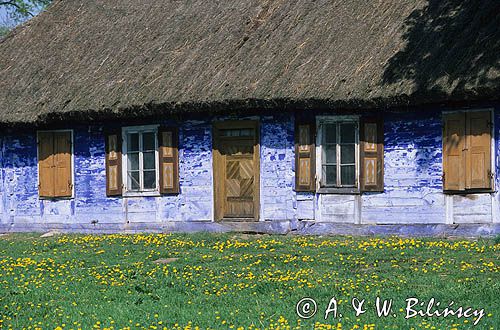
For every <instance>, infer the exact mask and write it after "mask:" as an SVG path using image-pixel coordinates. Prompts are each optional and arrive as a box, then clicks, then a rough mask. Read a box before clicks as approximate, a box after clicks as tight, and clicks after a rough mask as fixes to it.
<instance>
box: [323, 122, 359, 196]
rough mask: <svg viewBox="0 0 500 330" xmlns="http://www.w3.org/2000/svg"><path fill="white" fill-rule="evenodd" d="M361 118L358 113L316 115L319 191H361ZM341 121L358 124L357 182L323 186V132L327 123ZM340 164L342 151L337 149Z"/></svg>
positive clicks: (356, 142) (356, 150)
mask: <svg viewBox="0 0 500 330" xmlns="http://www.w3.org/2000/svg"><path fill="white" fill-rule="evenodd" d="M359 118H360V116H357V115H345V116H343V115H332V116H317V117H316V129H317V135H316V159H317V161H316V173H317V175H316V191H318V192H319V193H322V192H323V193H329V192H331V193H336V192H338V193H341V192H345V193H357V192H359V182H360V180H359V173H360V169H359V166H360V165H359V160H360V155H359V125H360V124H359ZM340 122H352V123H355V124H356V130H355V133H354V134H355V136H354V142H355V148H354V157H355V159H354V162H355V166H354V168H355V184H354V186H335V187H330V186H328V187H323V186H321V181H322V175H323V168H322V166H323V159H322V154H323V153H322V148H323V146H322V142H323V134H324V131H323V130H324V127H325V124H338V123H340ZM339 164H340V153H339V152H338V151H337V166H339ZM337 172H338V174H337V175H340V172H339V171H337Z"/></svg>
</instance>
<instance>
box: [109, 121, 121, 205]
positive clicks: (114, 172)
mask: <svg viewBox="0 0 500 330" xmlns="http://www.w3.org/2000/svg"><path fill="white" fill-rule="evenodd" d="M105 139H106V141H105V142H106V143H105V144H106V195H107V196H120V195H121V194H122V191H123V184H122V133H121V129H116V130H114V131H109V132H107V133H106V137H105Z"/></svg>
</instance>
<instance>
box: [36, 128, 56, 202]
mask: <svg viewBox="0 0 500 330" xmlns="http://www.w3.org/2000/svg"><path fill="white" fill-rule="evenodd" d="M54 158H55V157H54V135H53V133H52V132H39V133H38V194H39V196H40V197H54V191H55V190H54Z"/></svg>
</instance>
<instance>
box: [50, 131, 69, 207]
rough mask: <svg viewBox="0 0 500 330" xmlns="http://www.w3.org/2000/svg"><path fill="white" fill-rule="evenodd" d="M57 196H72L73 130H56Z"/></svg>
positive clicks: (55, 194)
mask: <svg viewBox="0 0 500 330" xmlns="http://www.w3.org/2000/svg"><path fill="white" fill-rule="evenodd" d="M54 157H55V160H54V165H55V168H54V169H55V170H54V172H55V173H54V175H55V180H54V182H55V184H54V185H55V188H54V189H55V193H54V196H55V197H71V196H72V191H73V182H72V180H73V178H72V175H71V132H54Z"/></svg>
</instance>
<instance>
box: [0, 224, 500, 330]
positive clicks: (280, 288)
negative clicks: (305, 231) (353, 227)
mask: <svg viewBox="0 0 500 330" xmlns="http://www.w3.org/2000/svg"><path fill="white" fill-rule="evenodd" d="M499 254H500V244H495V242H494V241H493V240H464V239H459V240H446V239H411V238H409V239H406V238H397V237H390V238H353V237H304V236H300V237H298V236H267V235H255V236H254V235H245V234H218V235H214V234H201V233H200V234H194V235H187V234H185V235H178V234H173V235H170V234H138V235H100V236H98V235H62V236H54V237H50V238H41V237H40V235H38V234H23V235H21V234H16V235H6V236H3V237H0V328H2V327H3V328H5V329H10V328H12V329H23V328H26V329H36V328H41V329H56V328H58V327H59V328H62V329H72V328H73V329H77V328H82V329H91V328H101V329H103V328H108V329H123V328H130V329H137V328H139V329H140V328H142V329H163V328H167V329H195V328H196V327H199V328H201V329H206V328H211V329H238V328H239V329H289V328H291V329H295V328H297V329H298V328H304V329H384V328H388V329H411V328H412V327H413V328H416V329H419V328H429V329H451V328H458V329H467V328H472V327H473V323H474V322H475V321H477V319H478V316H479V315H480V310H481V309H484V314H483V316H481V317H480V319H479V321H478V325H477V326H476V328H477V329H498V325H499V324H500V314H499V312H500V299H499V298H500V275H499V274H500V273H499V271H500V263H499V256H500V255H499ZM304 297H309V298H312V299H314V300H315V302H316V306H317V309H316V313H315V314H314V315H313V312H314V304H313V303H312V302H311V301H307V300H303V301H302V303H301V304H300V306H299V308H298V310H299V312H300V313H301V314H303V316H304V317H309V316H311V317H310V318H308V319H306V318H302V319H301V318H300V317H299V316H298V315H297V308H296V306H297V303H298V302H299V301H300V300H301V299H302V298H304ZM376 297H380V298H381V299H383V300H386V299H387V300H389V299H392V301H393V305H392V308H391V311H390V313H388V315H387V316H382V317H378V316H377V315H376ZM412 297H413V298H417V299H419V302H420V301H421V302H423V303H424V306H421V305H420V303H419V304H417V305H415V306H413V307H410V310H409V312H408V313H409V315H412V313H413V311H415V312H416V311H418V310H422V311H425V309H426V308H427V305H428V302H429V300H430V299H431V298H435V304H434V307H431V309H430V311H431V312H433V311H439V310H441V311H442V310H443V309H444V308H445V307H447V306H449V304H450V302H451V301H453V302H454V303H453V304H452V305H451V307H450V309H453V310H457V309H458V307H459V306H463V307H464V309H463V311H465V309H466V307H472V309H473V310H476V312H477V313H476V314H475V315H476V316H475V317H474V316H472V314H471V313H472V312H471V310H469V314H468V315H467V316H468V317H465V316H462V317H461V318H458V317H457V316H456V315H455V316H453V315H448V316H447V317H436V316H434V317H423V316H420V315H417V316H415V317H411V318H408V319H406V318H405V316H406V315H407V310H406V308H407V301H406V300H407V299H408V298H412ZM332 298H333V299H334V300H332ZM353 298H356V299H355V300H354V302H355V303H358V302H359V301H361V300H363V299H364V300H365V303H364V304H363V305H362V306H361V308H362V309H363V310H365V312H364V313H363V314H360V315H359V316H356V313H355V310H354V308H353V307H352V300H353ZM308 302H309V304H308ZM437 302H440V306H438V307H437V308H436V303H437ZM359 305H360V304H359V303H358V304H356V306H359ZM327 306H329V307H330V308H331V312H329V313H328V318H327V319H326V320H325V318H324V316H325V311H326V310H327ZM335 306H336V307H337V308H336V309H335ZM335 312H336V315H335ZM307 313H309V314H307ZM422 313H423V312H422ZM341 314H342V317H341ZM466 314H467V313H466ZM334 316H336V318H334Z"/></svg>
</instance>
